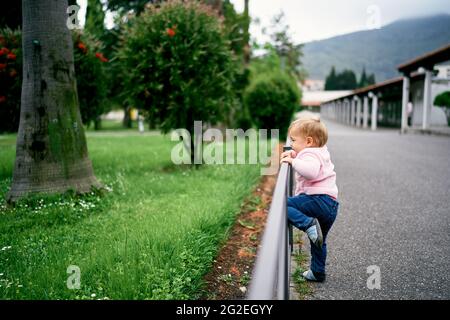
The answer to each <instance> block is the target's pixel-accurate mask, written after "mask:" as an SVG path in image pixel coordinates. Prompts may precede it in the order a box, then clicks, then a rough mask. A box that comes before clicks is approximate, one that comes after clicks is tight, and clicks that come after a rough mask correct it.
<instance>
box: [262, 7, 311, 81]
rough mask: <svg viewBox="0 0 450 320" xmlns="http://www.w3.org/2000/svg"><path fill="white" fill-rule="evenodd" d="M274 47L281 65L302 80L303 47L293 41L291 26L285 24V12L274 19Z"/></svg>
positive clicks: (272, 33)
mask: <svg viewBox="0 0 450 320" xmlns="http://www.w3.org/2000/svg"><path fill="white" fill-rule="evenodd" d="M270 37H271V40H272V45H273V47H274V48H275V50H276V51H277V54H278V56H279V57H280V58H281V65H282V68H284V69H285V70H286V71H287V72H288V73H290V74H291V75H292V76H294V77H295V78H296V79H297V80H301V79H302V75H303V71H302V70H301V57H302V56H303V52H302V48H303V46H302V45H296V44H294V42H293V41H292V39H291V36H290V32H289V26H288V25H287V24H286V23H285V15H284V12H280V13H279V14H278V15H276V16H275V17H274V18H273V19H272V25H271V34H270Z"/></svg>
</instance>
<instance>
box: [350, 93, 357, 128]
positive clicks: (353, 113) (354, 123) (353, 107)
mask: <svg viewBox="0 0 450 320" xmlns="http://www.w3.org/2000/svg"><path fill="white" fill-rule="evenodd" d="M355 115H356V99H355V97H353V99H352V112H351V113H350V125H352V126H354V125H356V122H355V120H356V119H355Z"/></svg>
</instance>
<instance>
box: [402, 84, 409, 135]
mask: <svg viewBox="0 0 450 320" xmlns="http://www.w3.org/2000/svg"><path fill="white" fill-rule="evenodd" d="M409 82H410V81H409V77H407V76H404V77H403V92H402V121H401V129H400V131H401V133H405V131H406V129H407V128H408V114H407V108H408V102H409Z"/></svg>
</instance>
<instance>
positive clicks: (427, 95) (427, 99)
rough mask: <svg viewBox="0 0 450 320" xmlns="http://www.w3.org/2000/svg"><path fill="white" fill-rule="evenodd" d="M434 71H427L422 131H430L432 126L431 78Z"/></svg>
mask: <svg viewBox="0 0 450 320" xmlns="http://www.w3.org/2000/svg"><path fill="white" fill-rule="evenodd" d="M432 75H433V73H432V71H430V70H425V80H424V88H423V114H422V129H424V130H425V129H428V128H429V126H430V115H431V78H432Z"/></svg>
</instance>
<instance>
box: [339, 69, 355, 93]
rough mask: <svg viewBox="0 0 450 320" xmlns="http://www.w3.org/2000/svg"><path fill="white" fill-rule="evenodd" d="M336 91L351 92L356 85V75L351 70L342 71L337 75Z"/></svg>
mask: <svg viewBox="0 0 450 320" xmlns="http://www.w3.org/2000/svg"><path fill="white" fill-rule="evenodd" d="M337 78H338V81H337V83H338V90H353V89H356V88H357V86H358V84H357V81H356V75H355V73H354V72H353V71H352V70H344V71H342V72H341V73H340V74H339V75H338V77H337Z"/></svg>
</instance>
